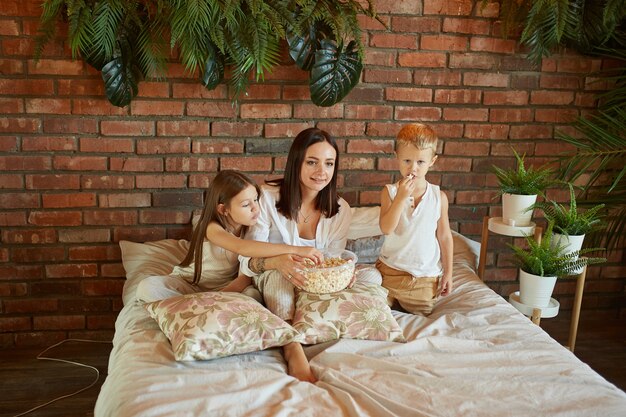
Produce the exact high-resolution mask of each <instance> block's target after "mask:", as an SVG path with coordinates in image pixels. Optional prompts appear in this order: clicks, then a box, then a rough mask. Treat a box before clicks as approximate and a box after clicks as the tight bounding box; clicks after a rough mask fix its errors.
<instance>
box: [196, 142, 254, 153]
mask: <svg viewBox="0 0 626 417" xmlns="http://www.w3.org/2000/svg"><path fill="white" fill-rule="evenodd" d="M191 152H192V153H208V154H216V153H243V141H239V140H226V139H224V140H216V139H207V140H205V139H199V140H194V141H193V143H192V145H191Z"/></svg>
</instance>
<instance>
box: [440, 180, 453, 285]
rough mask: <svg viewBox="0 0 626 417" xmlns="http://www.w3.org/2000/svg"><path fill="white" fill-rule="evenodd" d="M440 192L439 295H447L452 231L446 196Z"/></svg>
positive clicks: (450, 277) (450, 283) (450, 280)
mask: <svg viewBox="0 0 626 417" xmlns="http://www.w3.org/2000/svg"><path fill="white" fill-rule="evenodd" d="M440 192H441V216H440V217H439V221H438V222H437V241H438V242H439V247H440V249H441V266H442V267H443V277H442V279H441V295H448V294H450V293H451V292H452V256H453V252H454V247H453V243H452V232H451V231H450V220H449V219H448V197H447V196H446V193H444V192H443V191H440Z"/></svg>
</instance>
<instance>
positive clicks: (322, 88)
mask: <svg viewBox="0 0 626 417" xmlns="http://www.w3.org/2000/svg"><path fill="white" fill-rule="evenodd" d="M354 47H355V43H354V42H350V43H349V44H348V46H347V48H346V49H345V50H344V49H343V44H342V43H339V46H337V44H336V43H335V42H334V41H331V40H328V39H324V40H322V41H321V42H320V48H319V49H318V50H317V51H316V52H315V64H314V65H313V68H312V69H311V77H310V79H309V90H310V92H311V100H312V101H313V103H315V104H316V105H318V106H322V107H328V106H332V105H333V104H335V103H338V102H339V101H341V100H342V99H343V98H344V97H345V96H346V95H348V93H349V92H350V91H351V90H352V89H353V88H354V87H355V86H356V85H357V84H358V82H359V78H360V77H361V71H362V70H363V63H362V61H361V58H360V56H359V54H358V52H357V51H355V50H354Z"/></svg>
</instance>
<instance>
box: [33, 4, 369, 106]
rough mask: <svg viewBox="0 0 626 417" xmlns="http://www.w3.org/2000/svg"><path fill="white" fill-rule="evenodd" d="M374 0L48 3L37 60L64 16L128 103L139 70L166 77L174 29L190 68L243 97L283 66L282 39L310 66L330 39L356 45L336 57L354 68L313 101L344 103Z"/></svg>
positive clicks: (112, 91)
mask: <svg viewBox="0 0 626 417" xmlns="http://www.w3.org/2000/svg"><path fill="white" fill-rule="evenodd" d="M372 1H373V0H366V1H364V2H361V1H357V0H342V1H335V0H255V1H252V0H232V1H221V0H203V1H200V2H198V1H191V0H143V1H140V0H78V1H77V0H44V2H43V4H42V8H43V11H42V14H41V19H40V29H39V34H40V36H39V39H38V42H37V47H36V53H35V57H36V58H37V59H38V58H39V56H41V52H42V50H43V47H44V46H45V44H46V43H47V42H48V41H50V40H51V39H52V38H53V37H54V35H55V32H56V27H57V23H58V21H59V20H63V21H65V22H67V24H68V41H69V44H70V48H71V50H72V56H73V57H74V58H77V57H79V56H80V57H82V58H83V59H84V60H85V61H86V62H87V63H89V64H90V65H92V66H94V67H95V68H98V69H100V68H102V69H103V70H104V69H105V68H106V76H105V73H103V77H106V81H107V82H108V84H107V97H108V98H109V100H111V102H112V103H113V104H115V105H123V104H122V103H126V104H128V102H130V100H131V99H132V97H134V94H133V92H134V91H136V87H137V86H136V84H137V82H138V81H139V79H140V77H137V73H136V68H139V70H140V73H141V74H143V75H144V76H146V77H157V78H158V77H161V76H162V75H163V74H165V69H166V68H165V65H166V64H165V63H166V59H167V57H168V56H169V51H167V49H166V45H167V43H168V42H167V41H166V40H165V39H163V37H162V34H163V33H168V34H169V35H170V39H169V47H170V49H176V50H177V54H178V56H179V57H180V61H181V62H182V64H183V65H184V66H185V68H186V70H187V71H188V72H190V73H197V74H199V78H200V81H201V82H202V83H203V85H205V86H206V87H207V88H209V89H212V88H215V87H216V86H217V85H218V84H220V83H221V82H223V81H224V80H225V79H226V80H228V81H227V82H228V83H229V84H231V85H232V87H233V89H232V91H233V92H234V94H233V97H232V98H233V100H237V99H238V97H239V96H240V94H241V93H242V92H244V91H245V90H246V89H247V86H248V84H249V82H250V80H251V79H255V80H256V81H262V80H263V79H264V75H265V73H266V72H268V71H271V70H272V69H273V68H274V67H275V66H276V65H279V63H280V58H281V53H280V48H281V42H284V40H287V41H288V43H289V45H290V49H291V48H292V47H293V52H292V55H291V56H293V57H294V60H295V61H296V64H297V65H298V66H299V67H300V68H303V69H305V70H309V69H311V68H313V63H314V61H315V59H316V58H315V57H316V56H317V51H318V48H319V46H320V41H321V40H322V39H328V40H329V41H333V42H335V43H336V44H337V45H345V44H347V45H349V46H350V45H353V46H352V47H351V48H350V49H348V48H346V49H345V50H343V49H339V50H338V55H336V56H335V58H334V59H335V60H336V61H337V63H338V64H339V66H338V68H343V67H346V68H348V67H349V68H350V73H349V74H348V81H345V80H344V81H340V80H339V74H338V73H337V71H338V69H335V70H334V75H333V79H334V81H333V85H334V87H333V88H334V89H335V90H336V91H334V92H333V89H331V91H330V93H329V92H328V91H327V90H324V91H326V93H325V94H324V95H323V96H324V100H323V101H319V100H317V99H316V100H314V102H318V101H319V102H323V103H324V104H323V105H330V104H328V103H329V102H330V101H329V100H330V99H333V100H341V99H342V98H343V97H345V95H346V94H347V92H349V89H348V88H350V89H351V88H353V87H354V86H355V85H356V83H358V77H357V79H356V82H355V78H354V76H355V74H356V73H357V72H356V69H357V68H359V67H362V59H363V45H362V43H361V30H360V27H359V22H358V18H357V16H358V15H359V14H363V15H366V16H369V17H376V14H375V12H374V8H373V4H372ZM364 6H365V7H364ZM121 34H125V36H126V38H127V39H128V41H129V43H130V44H131V45H132V48H130V50H129V51H127V52H125V54H122V55H120V54H117V53H116V49H117V43H118V41H119V39H120V36H121ZM288 34H289V35H288ZM296 44H297V45H299V46H296ZM290 52H291V51H290ZM344 53H345V54H347V55H346V56H343V54H344ZM355 53H356V55H355ZM294 54H295V55H294ZM320 56H321V57H322V58H323V59H324V64H320V66H321V67H323V68H325V65H328V63H327V61H331V55H330V53H329V52H324V53H322V54H320ZM355 56H356V57H357V58H355ZM355 59H356V60H358V65H357V64H356V63H354V62H353V61H354V60H355ZM226 68H228V70H229V71H230V73H229V74H228V75H226V74H225V73H224V72H225V69H226ZM358 73H359V74H360V70H359V71H358ZM311 76H312V74H311ZM346 89H348V90H347V91H346ZM316 97H317V96H316ZM320 97H321V96H320Z"/></svg>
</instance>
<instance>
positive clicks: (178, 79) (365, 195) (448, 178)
mask: <svg viewBox="0 0 626 417" xmlns="http://www.w3.org/2000/svg"><path fill="white" fill-rule="evenodd" d="M377 10H378V12H379V14H380V16H381V18H382V19H383V20H384V21H385V22H386V23H387V25H388V26H389V28H390V30H389V31H387V30H385V28H384V27H383V26H381V25H380V24H379V23H378V22H376V21H373V20H369V19H363V20H362V26H363V28H364V29H365V32H364V35H363V36H364V40H365V43H366V45H367V54H366V67H365V70H364V72H363V76H362V82H361V83H360V84H359V86H358V87H357V88H356V89H354V90H353V92H352V93H351V94H350V95H349V96H348V97H347V98H346V99H345V100H344V101H343V102H341V103H339V104H337V105H335V106H333V107H330V108H320V107H316V106H315V105H313V104H312V103H311V102H310V101H309V100H308V97H309V95H308V87H307V74H306V73H305V72H303V71H300V70H298V69H297V68H296V67H295V66H293V65H286V66H282V67H279V68H277V69H276V70H275V71H274V72H273V73H272V74H270V75H269V76H268V77H267V79H266V82H265V83H263V84H259V85H253V86H252V87H251V88H250V90H249V92H248V96H247V97H245V99H244V100H242V101H241V102H240V104H239V105H237V106H233V105H232V104H231V102H230V100H229V91H228V90H227V88H226V87H225V86H223V85H221V86H219V87H218V88H217V89H216V90H214V91H207V90H205V89H204V88H203V87H202V86H201V85H200V84H199V83H198V82H197V78H196V77H195V76H190V75H189V74H185V72H184V71H183V68H182V66H181V65H177V64H172V65H170V67H169V68H170V69H169V77H168V79H167V81H164V82H156V81H153V80H149V81H145V82H142V83H141V84H140V92H139V96H138V97H137V99H136V100H134V101H133V103H132V104H131V105H130V106H129V107H128V108H124V109H120V108H116V107H113V106H111V105H109V104H108V102H107V101H106V99H105V98H104V96H103V85H102V81H101V79H100V76H99V74H98V73H97V72H95V71H94V70H93V69H91V68H90V67H88V66H87V65H85V64H83V63H82V62H81V61H73V60H72V59H71V54H70V53H69V49H68V47H67V44H65V43H63V42H62V41H61V40H59V41H57V42H55V43H52V44H50V45H49V46H48V47H47V48H46V50H45V51H44V54H43V58H42V59H41V60H40V61H39V62H34V61H33V59H32V56H33V50H34V45H35V40H34V37H35V34H36V30H37V27H38V16H39V12H40V9H39V2H38V1H34V0H2V2H1V4H0V170H1V172H0V207H2V210H1V212H0V227H1V229H2V232H1V235H0V239H1V242H2V245H1V247H0V296H1V297H2V298H1V302H0V347H11V346H29V345H30V346H34V345H46V344H49V343H51V342H54V341H57V340H60V339H63V338H65V337H68V336H71V337H89V338H103V339H108V338H110V337H111V335H112V332H113V330H112V329H113V324H114V320H115V318H116V315H117V311H119V309H120V308H121V300H120V294H121V290H122V285H123V283H124V278H123V277H124V270H123V268H122V265H121V262H120V251H119V247H118V243H117V242H118V241H119V240H120V239H127V240H133V241H147V240H156V239H163V238H185V237H188V232H189V226H188V223H189V220H190V218H191V216H192V212H193V210H194V209H198V208H199V207H201V205H202V201H201V198H202V191H203V189H204V188H205V187H206V186H207V184H208V183H209V182H210V180H211V178H212V177H213V175H214V174H215V172H216V171H218V170H219V169H226V168H236V169H241V170H244V171H247V172H249V173H251V174H252V175H253V176H254V177H255V178H256V179H257V180H259V181H261V180H263V179H264V178H265V177H266V176H267V175H268V174H280V173H281V171H282V169H283V167H284V164H285V158H286V151H287V150H288V148H289V145H290V143H291V139H292V138H293V137H294V135H295V134H296V133H297V132H298V131H300V130H301V129H303V128H306V127H309V126H318V127H320V128H322V129H325V130H328V131H329V132H331V133H332V134H334V135H335V137H337V138H338V141H339V145H340V149H341V152H342V155H341V165H340V168H341V171H340V179H339V180H340V181H339V183H340V184H341V190H342V194H343V196H344V197H345V198H346V199H347V200H348V201H349V202H350V203H351V204H352V205H372V204H377V203H378V195H379V191H380V188H381V187H382V186H383V184H385V183H389V182H392V181H393V180H394V163H393V160H392V154H391V152H392V144H393V138H394V135H395V134H396V132H397V131H398V129H399V128H400V126H401V125H402V124H403V123H408V122H413V121H422V122H426V123H428V124H430V125H432V126H433V127H434V128H435V129H436V130H437V132H438V133H439V134H440V136H441V137H442V138H443V144H442V146H441V152H442V154H441V156H440V159H439V161H438V163H437V164H436V166H435V167H434V169H433V172H432V174H431V175H430V180H431V181H432V182H434V183H437V184H441V186H442V187H443V188H444V189H445V190H446V191H447V192H448V194H449V197H450V202H451V206H450V218H451V224H452V227H453V228H454V229H455V230H457V231H459V232H461V233H463V234H465V235H467V236H470V237H472V238H474V239H476V240H479V238H480V236H479V234H480V227H481V221H482V218H483V216H485V215H498V214H499V213H500V209H499V207H498V203H499V199H498V198H497V192H496V189H495V184H496V183H495V178H494V176H493V175H492V174H491V173H490V172H491V166H492V164H498V165H500V166H512V165H513V164H514V160H513V158H512V157H511V150H510V147H511V146H513V147H515V149H517V150H518V152H520V153H523V152H525V153H526V154H527V155H529V157H530V160H531V161H532V162H534V163H542V162H546V161H550V160H553V159H554V158H555V156H556V155H557V154H558V153H560V152H561V151H563V150H566V147H565V146H563V144H560V143H559V142H557V141H555V140H553V137H554V134H555V131H556V130H557V129H564V130H568V127H567V123H568V122H569V121H571V120H573V119H574V118H575V117H576V116H578V115H580V114H584V113H585V112H589V111H592V110H593V109H594V107H595V105H596V99H595V93H596V92H598V91H599V90H601V89H602V88H604V86H603V85H602V84H598V83H594V82H593V81H594V80H595V79H596V75H595V74H594V72H595V71H597V70H600V69H601V68H602V67H603V66H604V65H606V63H603V61H602V60H600V59H595V58H590V57H582V56H578V55H575V54H571V53H567V52H566V53H564V54H561V55H556V56H553V57H551V58H549V59H545V60H544V61H543V63H542V64H541V66H540V68H534V67H533V66H532V65H531V64H530V63H529V62H528V61H527V60H526V59H525V57H524V56H523V55H521V54H520V47H519V45H518V44H517V43H516V41H515V40H513V39H508V40H504V39H502V38H501V37H500V36H499V31H500V25H499V23H498V22H497V21H496V19H495V17H496V16H497V13H498V6H497V4H496V3H491V4H489V5H487V7H486V8H484V9H482V10H481V8H480V6H477V5H476V4H475V2H473V1H469V0H437V1H425V2H424V3H422V2H421V1H415V0H378V1H377ZM61 32H63V31H61ZM505 241H507V239H505V238H501V237H493V238H492V241H491V242H490V253H489V256H488V262H489V267H488V269H487V272H486V280H487V281H488V283H489V285H491V286H492V288H494V289H495V290H496V291H498V292H499V293H501V294H504V295H507V294H508V293H510V292H511V291H513V290H515V289H517V284H516V283H515V279H516V271H515V269H514V268H513V267H511V265H510V264H509V263H508V259H510V251H508V250H507V249H506V248H505V246H504V242H505ZM621 260H622V252H621V251H620V252H618V253H616V254H614V255H613V256H612V259H611V263H609V264H607V265H605V266H602V267H597V268H592V269H591V271H590V274H589V275H590V276H589V281H588V285H587V288H586V293H585V298H584V308H585V309H586V310H587V311H586V313H585V314H596V315H601V316H609V315H615V314H619V313H618V312H619V307H620V306H622V307H623V305H624V304H623V300H624V283H625V281H626V279H625V278H624V277H625V276H626V270H625V268H624V266H621V263H620V261H621ZM573 290H574V283H573V282H567V281H563V282H559V284H558V285H557V288H556V295H557V296H558V297H559V298H560V300H561V302H562V306H563V307H562V308H568V307H569V306H571V298H572V297H571V295H572V293H573Z"/></svg>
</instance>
